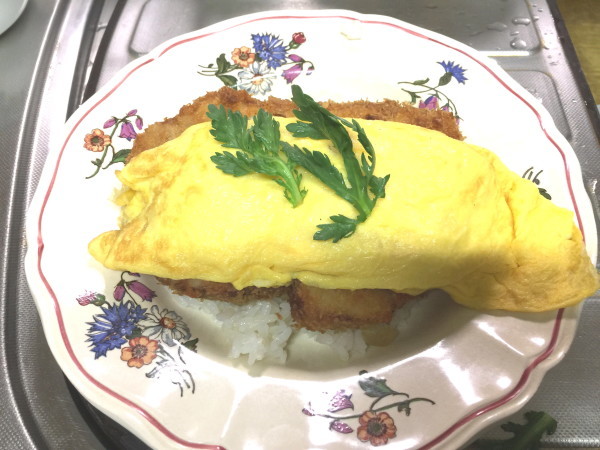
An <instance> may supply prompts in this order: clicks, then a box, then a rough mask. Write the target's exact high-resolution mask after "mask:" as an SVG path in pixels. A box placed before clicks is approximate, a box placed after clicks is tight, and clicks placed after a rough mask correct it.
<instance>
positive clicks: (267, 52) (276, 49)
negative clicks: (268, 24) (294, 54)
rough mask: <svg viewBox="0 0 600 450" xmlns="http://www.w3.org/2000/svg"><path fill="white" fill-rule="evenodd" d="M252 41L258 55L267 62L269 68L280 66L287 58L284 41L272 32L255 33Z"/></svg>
mask: <svg viewBox="0 0 600 450" xmlns="http://www.w3.org/2000/svg"><path fill="white" fill-rule="evenodd" d="M252 42H253V43H254V50H255V51H256V53H258V56H260V58H261V59H262V60H263V61H265V62H266V63H267V67H269V69H276V68H277V67H280V66H281V65H282V64H283V63H285V60H286V50H285V46H284V45H283V41H282V40H281V39H279V37H277V36H273V35H272V34H267V33H266V34H262V35H261V34H253V35H252Z"/></svg>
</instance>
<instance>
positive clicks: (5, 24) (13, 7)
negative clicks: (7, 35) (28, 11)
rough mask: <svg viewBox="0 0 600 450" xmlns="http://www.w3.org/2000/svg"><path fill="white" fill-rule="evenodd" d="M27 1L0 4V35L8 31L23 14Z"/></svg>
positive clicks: (8, 1)
mask: <svg viewBox="0 0 600 450" xmlns="http://www.w3.org/2000/svg"><path fill="white" fill-rule="evenodd" d="M25 6H27V0H2V2H1V3H0V34H2V33H4V32H5V31H6V30H8V29H9V28H10V27H11V26H12V24H13V23H15V22H16V21H17V19H18V18H19V17H20V16H21V14H23V10H24V9H25Z"/></svg>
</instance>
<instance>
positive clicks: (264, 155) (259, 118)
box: [206, 105, 306, 208]
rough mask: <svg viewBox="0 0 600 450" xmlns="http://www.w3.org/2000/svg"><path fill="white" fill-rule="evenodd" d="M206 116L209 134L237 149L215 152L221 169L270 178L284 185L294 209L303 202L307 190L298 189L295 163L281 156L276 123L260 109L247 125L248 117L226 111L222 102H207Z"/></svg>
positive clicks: (298, 181) (286, 194) (234, 173)
mask: <svg viewBox="0 0 600 450" xmlns="http://www.w3.org/2000/svg"><path fill="white" fill-rule="evenodd" d="M206 115H207V116H208V117H209V118H210V119H211V121H212V127H213V128H212V130H211V131H210V133H211V134H212V135H213V136H214V137H215V139H216V140H217V141H219V142H221V143H222V144H223V147H227V148H237V149H239V151H237V152H236V153H235V155H234V154H233V153H231V152H227V151H225V152H223V153H215V154H214V155H213V156H211V158H210V159H211V161H212V162H213V163H215V165H216V166H217V168H219V169H220V170H222V171H223V172H225V173H227V174H229V175H233V176H235V177H240V176H243V175H247V174H250V173H262V174H264V175H268V176H271V177H273V181H275V182H276V183H277V184H279V185H280V186H282V187H283V189H284V195H285V198H286V199H288V201H289V202H290V203H291V204H292V206H293V207H294V208H295V207H296V206H298V205H300V204H301V203H302V200H303V199H304V196H305V195H306V189H302V188H300V183H301V181H302V174H300V173H299V172H298V171H297V170H296V168H295V164H294V163H292V162H290V161H288V160H286V159H284V158H282V155H281V152H280V146H281V140H280V132H279V123H278V122H277V121H275V120H274V119H273V116H272V115H271V114H269V113H267V112H265V111H264V110H262V109H260V110H259V111H258V113H257V114H256V116H254V118H253V122H254V124H253V125H252V126H251V127H250V128H248V118H247V117H246V116H244V115H242V114H241V113H240V112H239V111H231V110H226V109H225V108H224V107H223V106H222V105H221V106H220V107H217V106H215V105H208V112H207V113H206Z"/></svg>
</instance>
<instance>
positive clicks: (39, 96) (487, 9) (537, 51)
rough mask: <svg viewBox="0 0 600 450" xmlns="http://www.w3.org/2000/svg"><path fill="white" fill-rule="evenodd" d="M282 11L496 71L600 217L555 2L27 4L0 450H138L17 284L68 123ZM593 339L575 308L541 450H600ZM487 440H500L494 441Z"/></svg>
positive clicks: (18, 27) (586, 134)
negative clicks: (374, 17)
mask: <svg viewBox="0 0 600 450" xmlns="http://www.w3.org/2000/svg"><path fill="white" fill-rule="evenodd" d="M283 8H294V9H319V8H341V9H352V10H355V11H358V12H364V13H377V14H384V15H389V16H393V17H397V18H399V19H401V20H405V21H407V22H411V23H414V24H415V25H419V26H422V27H425V28H428V29H431V30H434V31H438V32H440V33H443V34H445V35H447V36H450V37H452V38H454V39H457V40H459V41H462V42H464V43H466V44H467V45H471V46H473V47H475V48H477V49H478V50H481V51H483V52H485V53H486V54H487V55H488V56H490V57H492V58H495V59H496V60H497V61H498V62H499V63H500V64H501V65H502V67H503V68H505V69H506V70H507V71H508V72H509V73H510V74H511V75H512V76H513V77H514V78H515V79H516V80H517V81H518V82H519V83H520V84H522V85H523V86H524V87H525V88H527V89H528V90H529V91H530V92H531V93H533V94H534V95H535V96H536V97H538V98H539V99H540V100H541V101H542V102H543V104H544V105H545V106H546V108H547V109H548V110H549V112H550V113H551V115H552V116H553V118H554V120H555V122H556V125H557V127H558V128H559V130H560V131H561V132H562V133H563V134H564V136H565V137H566V138H567V139H568V140H569V141H570V143H571V145H572V146H573V148H574V149H575V151H576V153H577V155H578V157H579V159H580V161H581V164H582V167H583V175H584V179H585V182H586V186H587V188H588V192H589V194H590V197H591V198H592V202H593V204H594V207H595V209H596V212H597V211H598V199H599V196H598V193H597V191H596V183H597V180H598V174H600V145H599V143H598V136H600V118H599V117H598V112H597V109H596V107H595V105H594V102H593V101H592V96H591V93H590V91H589V88H588V87H587V84H586V82H585V79H584V77H583V74H582V72H581V69H580V67H579V63H578V61H577V59H576V56H575V52H574V50H573V47H572V44H571V41H570V39H569V37H568V34H567V32H566V29H565V27H564V24H563V23H562V20H561V18H560V12H559V11H558V9H557V7H556V5H555V3H554V2H553V1H551V0H550V1H536V0H531V1H526V0H505V1H496V2H472V1H470V0H453V1H445V0H428V1H426V2H424V1H421V0H381V1H377V2H369V3H365V2H359V1H357V0H349V1H343V0H335V1H334V0H330V1H326V0H294V1H289V2H285V3H282V2H279V1H274V0H263V1H260V0H246V1H244V2H239V1H235V0H220V1H219V2H198V1H194V0H129V1H124V0H96V1H93V0H82V1H76V0H72V1H69V0H52V1H50V0H30V2H29V4H28V5H27V8H26V10H25V12H24V14H23V16H22V17H21V19H20V20H19V21H18V22H17V23H16V24H15V25H14V26H13V27H12V28H11V29H9V30H8V31H7V32H6V33H4V34H3V35H1V36H0V61H2V62H3V74H2V77H0V107H1V108H2V114H1V115H0V126H1V128H0V129H1V130H2V133H0V161H1V164H0V186H1V188H0V202H1V205H2V208H0V219H1V223H2V224H3V225H4V227H3V228H2V229H3V230H4V231H3V232H2V234H0V249H1V251H2V258H1V260H0V267H1V271H0V286H1V290H0V319H1V320H0V331H1V336H2V338H1V339H0V349H1V352H0V376H1V378H0V399H1V400H2V402H0V404H1V405H2V406H1V409H0V414H1V416H0V417H1V420H0V435H2V436H3V437H4V439H3V440H2V441H1V442H0V448H10V449H29V448H57V449H63V448H89V449H95V448H127V449H142V448H146V447H145V445H144V444H142V443H141V441H139V440H138V439H137V438H136V437H134V436H133V435H131V434H130V433H128V432H127V431H126V430H124V429H123V428H122V427H121V426H120V425H118V424H116V423H115V422H114V421H112V420H110V419H109V418H107V417H106V416H104V415H102V414H101V413H99V412H98V411H96V410H95V409H94V408H93V407H92V406H90V405H89V404H88V403H87V402H86V401H85V400H84V399H83V398H82V397H81V396H80V395H79V394H78V393H77V392H76V391H75V390H74V389H73V388H72V387H71V386H70V384H69V383H68V381H67V380H66V378H65V377H64V376H63V374H62V373H61V372H60V370H59V369H58V366H57V365H56V363H55V361H54V359H53V358H52V356H51V354H50V349H49V347H48V344H47V343H46V340H45V338H44V335H43V332H42V329H41V325H40V321H39V318H38V315H37V311H36V309H35V307H34V303H33V300H32V298H31V295H30V293H29V289H28V287H27V284H26V282H25V277H24V273H23V265H22V262H23V257H24V254H25V251H26V249H25V244H24V236H23V227H24V217H25V212H26V208H27V205H28V203H29V200H30V198H31V196H32V194H33V191H34V189H35V187H36V184H37V180H38V178H39V174H40V171H41V168H42V166H43V164H44V160H45V156H46V154H47V151H48V148H50V147H51V146H52V145H54V143H55V142H56V139H57V138H58V137H60V136H59V135H60V132H61V130H62V124H63V123H64V120H65V119H66V117H68V115H69V114H71V113H72V112H73V111H74V110H75V109H76V108H77V107H78V106H79V105H80V104H81V103H82V102H83V101H84V100H85V99H86V98H88V97H89V96H90V95H91V94H93V92H95V90H96V89H97V88H98V87H99V86H101V85H102V84H103V83H105V82H106V81H107V80H108V79H109V78H110V77H111V76H112V75H113V74H114V73H115V72H116V71H117V70H119V69H120V68H121V67H123V66H124V65H125V64H126V63H128V62H129V61H131V60H132V59H135V58H136V57H137V56H139V55H142V54H144V53H146V52H147V51H148V50H150V49H151V48H152V47H154V46H155V45H156V44H158V43H160V42H162V41H164V40H165V39H168V38H170V37H173V36H176V35H179V34H181V33H184V32H187V31H191V30H194V29H198V28H202V27H204V26H207V25H209V24H212V23H214V22H216V21H220V20H223V19H227V18H230V17H233V16H237V15H241V14H246V13H250V12H256V11H261V10H268V9H283ZM82 18H84V20H82ZM36 58H37V59H36ZM74 214H75V212H74ZM597 217H598V214H597ZM598 325H600V298H599V297H597V296H596V297H593V298H590V299H588V300H587V301H586V302H585V304H584V308H583V314H582V319H581V323H580V326H579V331H578V334H577V336H576V338H575V341H574V343H573V346H572V348H571V350H570V352H569V353H568V354H567V356H566V358H565V359H564V360H563V361H562V362H561V363H560V364H559V365H558V366H557V367H555V368H554V369H552V370H551V371H550V372H549V373H548V374H547V376H546V378H545V379H544V381H543V383H542V385H541V386H540V389H539V390H538V392H537V394H536V395H535V396H534V397H533V399H532V400H531V401H530V402H529V403H528V404H527V405H526V406H525V408H524V410H529V409H535V410H543V411H546V412H547V413H549V414H551V415H552V416H553V417H555V418H556V419H557V420H558V423H559V426H558V429H557V431H556V433H555V434H553V435H552V436H547V437H546V438H545V439H544V446H545V447H552V448H557V447H563V448H575V447H578V448H583V447H588V448H592V447H595V448H598V447H600V423H599V419H598V417H600V381H599V378H598V374H599V373H600V348H599V347H598V346H597V345H596V344H595V339H594V338H595V335H596V330H597V329H598ZM512 419H513V420H516V421H518V420H520V417H518V415H517V416H515V417H514V418H512ZM482 435H485V436H486V437H493V436H497V435H498V431H497V428H496V429H495V430H490V431H488V432H484V433H482Z"/></svg>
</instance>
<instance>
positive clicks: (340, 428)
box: [26, 10, 596, 449]
mask: <svg viewBox="0 0 600 450" xmlns="http://www.w3.org/2000/svg"><path fill="white" fill-rule="evenodd" d="M298 33H302V34H298ZM252 35H256V37H255V41H256V42H255V41H253V38H252ZM260 44H264V48H265V50H264V51H265V53H262V60H263V61H262V63H261V64H259V63H258V62H256V61H255V63H256V64H254V65H252V64H250V65H249V66H248V67H247V68H244V67H242V66H243V65H245V64H246V62H247V61H248V58H250V59H252V57H253V56H252V55H251V54H252V53H257V51H256V50H255V47H258V46H260ZM242 47H246V49H244V48H242ZM235 49H241V50H239V51H237V52H235V51H234V50H235ZM232 52H233V53H232ZM245 53H246V55H245ZM221 54H223V56H222V57H220V58H219V56H220V55H221ZM259 56H260V55H259ZM255 58H256V57H255ZM256 59H257V60H258V59H260V58H256ZM269 63H270V66H271V67H268V65H269ZM202 71H204V72H202ZM252 71H253V72H252ZM199 72H200V73H199ZM257 72H261V75H262V78H256V77H254V75H256V74H257ZM251 81H254V82H255V83H251ZM288 81H292V82H293V83H297V84H299V85H301V86H302V87H303V89H304V91H305V92H307V93H309V94H311V95H312V96H313V97H315V98H317V99H327V98H330V99H335V100H351V99H358V98H368V99H373V100H375V99H382V98H386V97H387V98H394V99H398V100H402V101H411V100H412V101H414V103H415V106H421V107H426V106H429V107H433V106H435V105H434V103H435V102H436V100H435V99H434V98H433V97H435V96H436V95H437V98H438V100H437V106H439V107H449V108H450V109H451V110H452V111H453V112H455V113H456V114H458V115H459V116H460V118H461V128H462V130H463V132H464V134H465V135H466V136H467V137H468V140H469V141H471V142H474V143H477V144H479V145H481V146H485V147H488V148H490V149H491V150H493V151H495V152H496V153H498V154H499V155H500V157H501V158H502V159H503V160H504V161H505V163H506V164H507V165H508V166H509V167H511V168H512V169H513V170H514V171H515V172H517V173H520V174H523V175H524V176H526V177H529V178H532V179H533V178H536V181H537V182H538V184H539V187H540V190H541V191H542V193H544V194H546V195H549V196H551V197H552V200H553V201H555V202H556V203H557V204H559V205H561V206H564V207H567V208H569V209H571V210H573V211H575V213H576V214H575V217H576V221H577V223H578V225H579V226H580V228H581V229H582V230H583V232H584V234H585V238H586V242H587V246H588V250H589V252H590V255H591V257H592V259H593V260H595V258H596V255H595V254H594V252H595V249H596V229H595V224H594V220H593V216H592V211H591V207H590V203H589V200H588V198H587V196H586V193H585V191H584V188H583V183H582V179H581V174H580V168H579V164H578V162H577V160H576V158H575V156H574V154H573V151H572V150H571V148H570V147H569V145H568V143H567V142H566V141H565V139H564V138H563V137H562V136H561V135H560V134H559V133H558V131H557V130H556V128H555V126H554V125H553V123H552V121H551V119H550V116H549V115H548V113H547V112H546V111H545V110H544V109H543V108H542V107H541V105H540V104H539V102H538V101H536V99H535V98H533V97H532V96H531V95H529V94H528V93H527V92H526V91H524V90H523V89H522V88H521V87H520V86H518V85H517V84H516V83H515V82H514V81H513V80H512V79H511V78H510V77H509V76H507V75H506V74H505V73H504V72H503V71H502V70H501V69H499V67H498V66H497V65H496V64H495V63H494V62H493V61H492V60H490V59H487V58H486V57H484V56H482V55H480V54H478V53H477V52H475V51H473V50H472V49H470V48H468V47H466V46H464V45H461V44H460V43H458V42H455V41H453V40H450V39H448V38H446V37H443V36H440V35H438V34H435V33H432V32H429V31H426V30H423V29H420V28H417V27H414V26H411V25H409V24H406V23H403V22H400V21H398V20H395V19H391V18H389V17H382V16H374V15H359V14H356V13H352V12H349V11H338V10H336V11H302V12H292V11H278V12H268V13H263V14H256V15H249V16H244V17H240V18H236V19H232V20H228V21H225V22H222V23H219V24H216V25H214V26H211V27H208V28H205V29H203V30H200V31H197V32H193V33H190V34H187V35H184V36H181V37H179V38H176V39H173V40H171V41H169V42H167V43H165V44H163V45H161V46H160V47H158V48H157V49H155V50H154V51H153V52H151V53H150V54H148V55H146V56H144V57H142V58H140V59H139V60H136V61H134V62H132V63H131V64H129V65H128V66H127V67H125V68H124V69H123V70H122V71H120V72H119V73H118V74H117V75H116V76H115V77H114V79H113V80H112V81H111V82H110V83H108V84H107V85H106V86H104V87H103V88H102V89H101V90H100V91H99V92H98V93H97V94H96V95H94V96H93V97H92V98H91V99H90V100H89V101H87V102H86V103H85V104H84V105H83V106H82V107H81V108H80V109H79V110H78V111H77V112H76V113H75V114H74V115H73V117H71V119H70V120H69V121H68V123H67V124H66V128H65V132H64V140H63V141H62V142H61V144H60V145H59V146H57V147H56V148H52V149H51V151H50V154H49V156H48V161H47V165H46V167H45V170H44V173H43V176H42V179H41V182H40V185H39V188H38V191H37V193H36V195H35V198H34V201H33V204H32V205H31V209H30V213H29V217H28V223H27V238H28V245H29V252H28V255H27V261H26V269H27V275H28V279H29V282H30V285H31V290H32V292H33V294H34V297H35V300H36V302H37V306H38V309H39V312H40V316H41V318H42V322H43V325H44V330H45V333H46V336H47V338H48V342H49V344H50V347H51V349H52V351H53V353H54V355H55V357H56V359H57V360H58V362H59V364H60V366H61V367H62V369H63V370H64V372H65V373H66V374H67V376H68V377H69V378H70V380H71V381H72V383H73V384H74V385H75V386H76V388H77V389H78V390H79V391H80V392H81V393H82V394H83V395H84V396H85V397H86V398H87V399H88V400H89V401H90V402H92V403H93V404H94V405H95V406H96V407H98V408H99V409H100V410H102V411H103V412H105V413H106V414H108V415H109V416H111V417H113V418H115V419H116V420H117V421H119V422H120V423H122V424H123V425H124V426H125V427H127V428H128V429H130V430H131V431H132V432H134V433H136V434H137V435H138V436H140V437H141V438H142V439H143V440H144V441H146V442H147V443H148V444H150V445H151V446H154V447H158V448H167V447H169V448H173V447H177V448H178V447H181V448H188V447H189V448H212V446H218V445H221V446H224V447H225V448H230V449H234V448H235V449H237V448H265V449H281V448H288V449H291V448H298V449H304V448H328V449H331V448H363V447H368V446H369V445H370V444H369V442H370V443H375V444H384V443H387V445H388V446H391V447H397V448H432V447H439V448H449V447H457V446H459V445H461V444H463V443H465V442H466V441H467V440H468V439H470V438H471V437H472V436H473V435H474V434H475V433H477V432H478V431H479V430H481V429H482V428H483V427H485V426H487V425H489V424H490V423H491V422H493V421H496V420H499V419H501V418H502V417H504V416H506V415H508V414H510V413H513V412H515V411H516V410H517V409H518V408H519V407H521V406H522V405H523V404H524V403H525V402H526V400H527V399H529V398H530V397H531V396H532V395H533V393H534V392H535V390H536V388H537V387H538V385H539V383H540V381H541V379H542V376H543V375H544V373H545V372H546V371H547V370H548V369H549V368H550V367H551V366H553V365H555V364H556V363H557V362H558V361H559V360H560V359H561V358H562V356H563V355H564V353H565V352H566V350H567V348H568V347H569V345H570V343H571V340H572V338H573V336H574V333H575V329H576V325H577V318H578V314H579V310H578V308H569V309H566V310H560V311H555V312H549V313H543V314H504V313H490V314H484V313H478V312H475V311H471V310H467V309H465V308H462V307H459V306H456V305H455V304H453V303H452V302H449V301H448V300H447V299H445V298H443V297H440V296H436V295H432V296H430V297H429V298H427V299H426V300H424V301H422V302H421V303H420V306H419V307H418V308H417V309H415V310H414V311H413V314H412V315H411V317H410V319H409V323H408V325H407V329H406V330H405V332H404V333H403V336H402V339H401V340H400V341H399V342H395V343H394V344H392V345H391V346H389V347H387V348H383V349H382V348H380V349H369V350H368V352H367V353H366V355H365V356H363V357H360V358H356V359H353V360H350V361H349V362H343V361H338V360H336V359H335V358H331V355H329V354H328V353H327V351H326V350H325V349H323V348H322V347H318V346H314V345H312V344H310V343H308V344H306V343H305V344H304V345H302V344H297V345H296V344H294V345H295V347H294V345H292V347H291V348H290V357H289V362H288V363H287V364H286V365H277V364H270V365H269V364H259V365H257V366H255V367H254V368H252V369H251V370H248V368H247V367H246V366H245V365H244V364H243V363H232V362H230V361H228V360H227V359H226V358H225V355H224V352H223V350H222V348H221V346H220V344H219V339H218V332H217V331H215V328H214V326H213V327H212V328H211V325H210V321H207V320H206V317H204V316H203V315H202V314H200V313H199V312H198V311H197V310H196V309H194V308H191V307H189V305H186V304H185V302H181V301H180V300H179V299H177V298H176V297H174V296H172V295H170V294H169V292H167V291H166V290H165V289H164V288H161V287H160V286H157V285H156V283H155V282H154V281H153V279H152V278H151V277H144V276H142V277H139V276H138V275H137V274H129V273H115V272H111V271H107V270H105V269H103V268H102V267H100V266H99V265H98V264H97V263H96V262H95V261H93V260H92V258H91V257H90V256H89V255H88V253H87V243H88V242H89V240H90V239H91V238H93V237H94V236H96V235H97V234H99V233H100V232H102V231H104V230H107V229H112V228H114V227H115V226H116V218H117V215H118V211H117V208H116V207H115V206H114V205H113V204H112V203H111V196H112V195H113V191H114V189H115V188H116V187H117V183H116V179H115V177H114V174H113V173H114V170H115V168H119V167H120V166H121V162H119V161H121V159H122V156H123V154H124V153H123V151H124V150H125V149H128V148H130V147H131V142H130V140H131V139H133V138H134V136H135V133H136V132H137V131H139V128H142V127H144V126H145V124H149V123H152V122H155V121H159V120H162V119H163V118H164V117H167V116H173V115H175V114H176V113H177V112H178V110H179V108H180V106H181V105H183V104H186V103H188V102H190V101H191V100H192V99H194V98H196V97H198V96H200V95H202V94H204V93H205V92H207V91H212V90H216V89H218V88H219V87H221V86H222V85H223V83H229V84H234V85H237V86H238V87H239V88H247V89H251V90H253V91H254V93H256V94H257V95H260V94H261V93H263V94H264V93H266V94H271V95H275V96H279V97H289V96H290V85H289V83H288ZM411 92H412V93H413V94H412V95H411V94H410V93H411ZM413 96H414V97H413ZM417 96H418V97H417ZM93 130H99V131H96V132H95V133H96V135H95V136H94V132H93ZM104 136H109V137H111V145H112V148H111V147H110V146H108V147H106V146H105V144H108V140H105V139H104ZM86 137H87V139H88V140H87V141H85V139H86ZM84 145H85V146H87V147H85V146H84ZM94 145H97V146H98V147H97V148H95V149H96V150H100V151H99V152H97V153H94V152H92V151H90V149H93V148H94ZM105 149H106V153H103V150H105ZM113 152H114V156H113ZM103 155H104V160H103V161H102V163H101V164H100V163H97V161H96V159H102V158H103ZM94 161H96V163H94ZM111 162H114V164H110V163H111ZM95 164H96V165H95ZM97 164H100V167H101V168H100V169H99V170H98V172H97V173H96V174H95V175H94V176H93V177H91V178H86V177H89V176H90V175H92V174H93V173H94V172H95V169H96V168H97V167H98V166H97ZM105 166H108V167H107V168H105ZM451 188H452V187H451V186H448V189H451ZM132 335H133V336H132ZM140 335H144V336H140ZM126 336H127V338H126ZM136 336H137V337H136ZM311 345H312V346H311ZM193 347H195V351H193V350H191V348H193ZM140 351H141V353H139V352H140ZM132 352H138V353H135V354H134V353H132ZM144 352H145V356H144ZM138 366H139V367H138ZM364 371H368V373H364ZM403 393H404V394H403ZM374 401H376V404H374V405H373V402H374ZM407 406H410V415H407V414H406V413H407V412H408V408H407ZM370 409H372V410H373V411H374V412H372V413H371V414H375V415H378V416H377V418H378V420H379V423H380V425H382V426H385V427H387V428H386V430H387V432H386V433H384V434H382V435H378V433H380V434H381V430H383V429H384V428H381V429H380V430H379V432H378V431H377V430H376V429H374V428H371V429H366V428H365V427H364V426H362V425H361V420H363V421H364V419H365V417H366V416H365V414H367V412H368V411H369V410H370ZM384 413H385V414H384ZM361 416H362V419H361ZM372 417H375V416H372ZM372 417H371V418H372ZM361 438H362V439H363V440H366V442H363V440H361Z"/></svg>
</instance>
